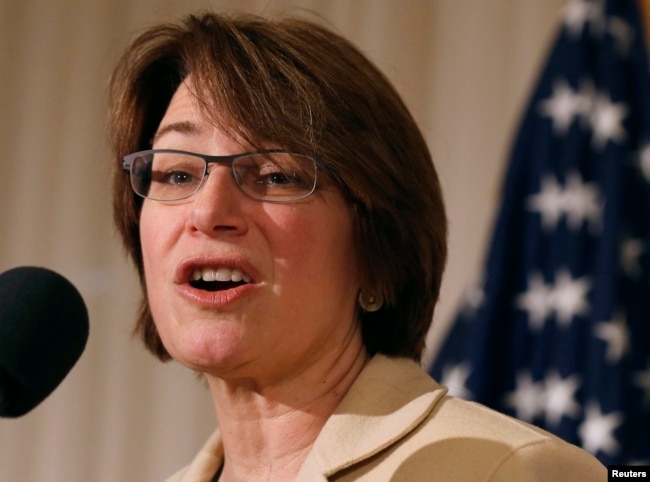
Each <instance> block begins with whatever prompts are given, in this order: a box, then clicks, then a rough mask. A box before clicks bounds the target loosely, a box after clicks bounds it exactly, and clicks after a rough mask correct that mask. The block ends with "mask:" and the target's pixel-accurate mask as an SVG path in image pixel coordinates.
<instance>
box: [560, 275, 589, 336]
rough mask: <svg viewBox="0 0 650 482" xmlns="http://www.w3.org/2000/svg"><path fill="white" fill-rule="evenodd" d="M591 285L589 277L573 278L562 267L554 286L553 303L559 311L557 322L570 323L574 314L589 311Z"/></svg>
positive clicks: (563, 324) (564, 324)
mask: <svg viewBox="0 0 650 482" xmlns="http://www.w3.org/2000/svg"><path fill="white" fill-rule="evenodd" d="M590 287H591V283H590V282H589V281H588V278H586V277H582V278H572V277H571V273H570V272H569V271H568V270H567V269H561V270H559V271H558V272H557V274H556V275H555V287H554V288H553V295H552V298H553V305H554V308H555V310H556V312H557V322H558V324H560V325H562V326H566V325H568V324H569V323H570V322H571V320H572V319H573V317H574V316H576V315H583V314H585V313H587V312H588V311H589V303H588V302H587V293H588V292H589V289H590Z"/></svg>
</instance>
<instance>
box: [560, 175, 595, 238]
mask: <svg viewBox="0 0 650 482" xmlns="http://www.w3.org/2000/svg"><path fill="white" fill-rule="evenodd" d="M563 200H564V204H563V206H564V209H565V210H566V213H567V223H568V225H569V227H570V228H571V229H573V230H574V231H577V230H578V229H579V228H580V227H581V226H582V223H583V221H589V223H590V226H595V227H596V228H600V227H601V224H602V223H601V213H602V203H601V201H600V191H599V189H598V187H597V186H596V184H594V183H583V182H582V177H581V176H580V174H579V173H578V172H576V171H572V172H570V173H569V174H568V175H567V184H566V190H565V191H564V196H563Z"/></svg>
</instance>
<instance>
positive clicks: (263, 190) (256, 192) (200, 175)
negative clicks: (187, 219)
mask: <svg viewBox="0 0 650 482" xmlns="http://www.w3.org/2000/svg"><path fill="white" fill-rule="evenodd" d="M206 167H207V164H206V162H205V160H204V159H203V158H202V157H199V156H196V155H192V154H186V153H178V152H172V153H170V152H155V151H153V152H148V153H143V154H142V155H140V156H137V157H136V158H134V159H133V160H132V163H131V184H132V186H133V190H134V191H135V192H136V193H137V194H139V195H141V196H144V197H146V198H149V199H153V200H158V201H176V200H180V199H185V198H188V197H190V196H192V195H193V194H194V193H195V192H197V191H198V190H199V188H200V187H201V184H202V183H203V179H204V178H205V177H206V176H205V174H206ZM232 168H233V174H234V178H235V181H236V183H237V184H238V185H239V187H240V188H241V189H242V190H243V191H244V192H245V193H246V194H247V195H249V196H250V197H252V198H254V199H259V200H268V201H276V202H280V201H291V200H297V199H301V198H304V197H307V196H309V195H310V194H311V193H312V192H313V191H314V188H315V184H316V165H315V163H314V160H313V159H311V158H310V157H307V156H301V155H298V154H289V153H284V152H269V153H255V154H249V155H245V156H241V157H238V158H236V159H235V160H234V161H233V163H232Z"/></svg>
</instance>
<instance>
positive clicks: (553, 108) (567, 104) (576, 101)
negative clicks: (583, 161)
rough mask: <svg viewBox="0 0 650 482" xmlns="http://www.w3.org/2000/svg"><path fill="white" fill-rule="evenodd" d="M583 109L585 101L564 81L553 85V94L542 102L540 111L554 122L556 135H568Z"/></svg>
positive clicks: (560, 80) (558, 81) (561, 80)
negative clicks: (572, 123)
mask: <svg viewBox="0 0 650 482" xmlns="http://www.w3.org/2000/svg"><path fill="white" fill-rule="evenodd" d="M582 109H583V99H582V97H581V96H580V95H578V94H576V93H575V92H574V91H573V89H571V87H569V84H568V83H567V81H566V80H564V79H559V80H556V81H555V82H554V83H553V94H552V95H551V97H550V98H549V99H547V100H544V101H542V102H540V106H539V110H540V112H541V113H542V114H544V115H546V116H548V117H550V118H551V119H552V120H553V130H554V131H555V133H556V134H559V135H562V134H566V132H567V131H568V130H569V127H570V126H571V122H573V119H574V118H575V117H576V116H577V115H578V114H580V112H581V110H582Z"/></svg>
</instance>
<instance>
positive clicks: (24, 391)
mask: <svg viewBox="0 0 650 482" xmlns="http://www.w3.org/2000/svg"><path fill="white" fill-rule="evenodd" d="M88 329H89V326H88V311H87V309H86V305H85V304H84V301H83V298H82V297H81V295H80V294H79V292H78V291H77V289H76V288H75V287H74V285H72V283H70V282H69V281H68V280H67V279H66V278H64V277H63V276H61V275H60V274H58V273H55V272H53V271H50V270H48V269H45V268H36V267H20V268H14V269H11V270H9V271H6V272H4V273H3V274H1V275H0V416H2V417H18V416H21V415H24V414H25V413H27V412H28V411H30V410H31V409H32V408H34V407H35V406H36V405H38V404H39V403H40V402H41V401H43V400H44V399H45V398H46V397H47V396H48V395H49V394H50V393H51V392H52V391H53V390H54V389H55V388H56V387H57V386H58V385H59V383H61V381H62V380H63V379H64V378H65V376H66V375H67V374H68V372H69V371H70V370H71V369H72V367H73V366H74V364H75V363H76V362H77V360H78V359H79V357H80V356H81V353H82V352H83V350H84V348H85V346H86V341H87V340H88Z"/></svg>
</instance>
